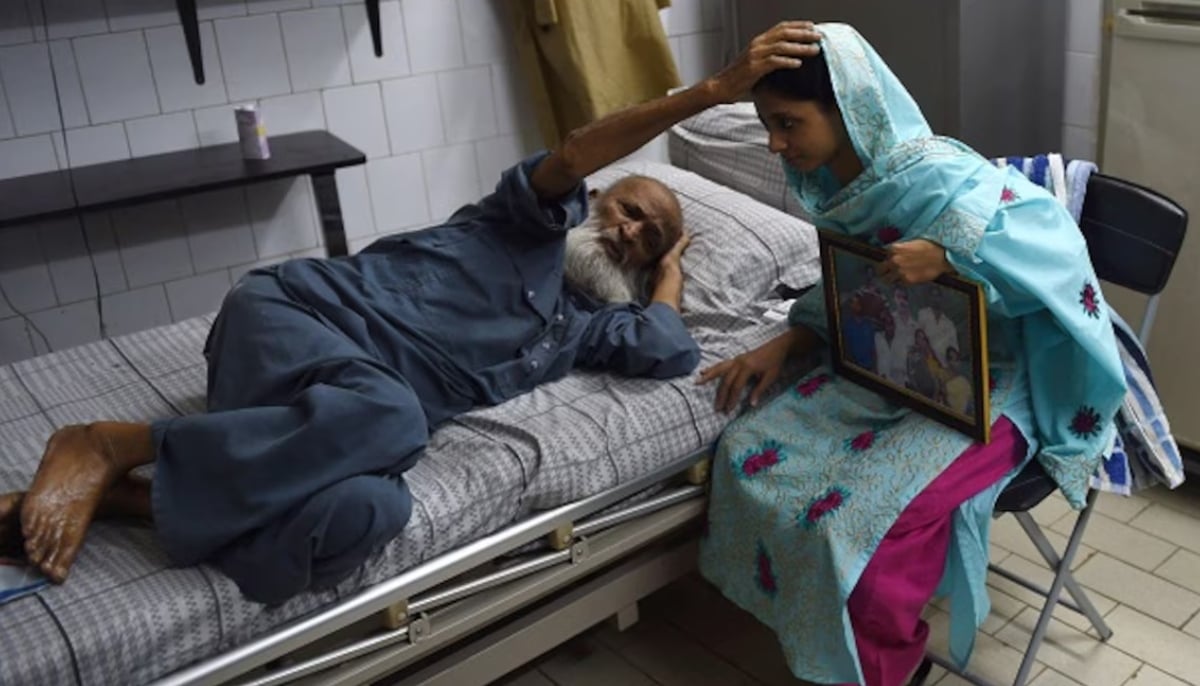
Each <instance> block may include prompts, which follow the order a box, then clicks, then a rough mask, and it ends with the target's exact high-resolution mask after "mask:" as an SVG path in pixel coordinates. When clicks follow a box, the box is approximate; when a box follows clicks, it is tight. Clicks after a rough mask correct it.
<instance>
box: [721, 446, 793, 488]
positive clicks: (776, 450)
mask: <svg viewBox="0 0 1200 686" xmlns="http://www.w3.org/2000/svg"><path fill="white" fill-rule="evenodd" d="M784 459H785V456H784V446H781V445H779V444H778V443H775V441H767V443H766V444H763V445H762V446H761V447H756V449H752V450H751V451H749V452H746V453H745V455H743V456H742V459H738V461H734V462H733V468H734V469H736V470H737V471H738V476H740V477H743V479H750V477H752V476H755V475H756V474H758V473H760V471H764V470H767V469H770V468H772V467H775V465H776V464H779V463H780V462H784Z"/></svg>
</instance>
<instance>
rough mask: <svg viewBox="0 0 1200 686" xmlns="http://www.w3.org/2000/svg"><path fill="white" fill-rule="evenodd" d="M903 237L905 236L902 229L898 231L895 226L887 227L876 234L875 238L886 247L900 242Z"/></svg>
mask: <svg viewBox="0 0 1200 686" xmlns="http://www.w3.org/2000/svg"><path fill="white" fill-rule="evenodd" d="M902 235H903V234H901V233H900V229H897V228H896V227H894V226H885V227H883V228H882V229H880V230H879V231H877V232H876V233H875V237H876V238H878V239H879V242H880V243H882V244H884V245H888V244H890V243H895V242H896V241H898V240H900V237H901V236H902Z"/></svg>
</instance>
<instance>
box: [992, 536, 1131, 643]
mask: <svg viewBox="0 0 1200 686" xmlns="http://www.w3.org/2000/svg"><path fill="white" fill-rule="evenodd" d="M1004 568H1005V569H1006V570H1008V571H1010V572H1012V573H1014V574H1018V575H1020V576H1022V577H1024V578H1026V579H1028V580H1030V581H1032V582H1034V583H1036V584H1040V585H1041V586H1042V587H1043V588H1049V587H1050V584H1051V582H1052V581H1053V580H1054V575H1053V574H1052V573H1051V572H1050V570H1049V569H1048V568H1047V567H1046V566H1045V565H1044V564H1035V563H1033V562H1030V561H1028V560H1026V559H1024V558H1022V557H1021V556H1019V555H1014V556H1012V557H1010V558H1008V559H1007V560H1005V561H1004ZM988 585H989V586H991V587H993V588H995V589H997V590H999V591H1003V592H1005V593H1007V594H1009V595H1011V596H1012V597H1014V598H1016V599H1017V600H1020V601H1021V602H1023V603H1025V604H1027V605H1030V606H1031V607H1037V608H1040V607H1042V605H1044V604H1045V602H1046V600H1045V598H1043V597H1042V596H1040V595H1038V594H1036V593H1034V592H1032V591H1027V590H1025V589H1024V588H1023V587H1021V586H1019V585H1017V584H1015V583H1013V582H1011V581H1009V580H1008V579H1005V578H1003V577H1001V576H999V575H997V574H995V573H991V574H989V575H988ZM1085 592H1086V589H1085ZM1063 594H1064V595H1067V594H1066V591H1065V589H1064V591H1063ZM1067 597H1070V596H1069V595H1067ZM1088 598H1090V599H1091V601H1092V604H1093V605H1095V606H1096V610H1097V611H1098V612H1099V613H1100V616H1102V617H1103V616H1104V615H1105V614H1107V613H1108V612H1110V611H1112V609H1113V608H1115V607H1116V606H1117V603H1116V601H1114V600H1112V599H1111V598H1106V597H1105V596H1103V595H1101V594H1099V593H1095V592H1092V593H1088ZM1054 617H1055V618H1056V619H1059V620H1062V621H1063V622H1065V623H1067V624H1069V625H1071V626H1073V627H1075V628H1076V629H1079V630H1081V631H1083V630H1090V629H1091V626H1092V625H1091V622H1089V621H1088V620H1087V618H1086V617H1084V616H1083V615H1081V614H1078V613H1076V612H1074V611H1073V610H1069V609H1067V608H1065V607H1062V606H1059V607H1057V608H1055V610H1054Z"/></svg>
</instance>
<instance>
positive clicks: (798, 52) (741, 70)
mask: <svg viewBox="0 0 1200 686" xmlns="http://www.w3.org/2000/svg"><path fill="white" fill-rule="evenodd" d="M820 40H821V34H820V33H818V32H817V30H816V29H815V28H814V27H813V23H812V22H811V21H785V22H780V23H778V24H776V25H775V26H773V27H771V28H770V29H767V30H766V31H764V32H763V33H761V34H759V35H758V36H755V37H754V39H753V40H751V41H750V45H748V46H746V49H745V50H744V51H743V52H742V54H741V55H740V56H738V58H737V59H736V60H734V61H733V63H731V64H730V65H729V66H727V67H725V68H724V69H722V70H721V71H719V72H717V74H716V75H714V76H713V77H711V78H710V80H709V83H710V86H711V88H712V90H713V92H714V93H715V94H716V95H717V97H718V99H720V101H721V102H734V101H736V100H738V99H739V98H741V97H742V96H743V95H745V94H746V93H749V92H750V89H751V88H753V87H754V84H755V83H758V80H759V79H761V78H762V77H764V76H766V75H767V74H770V73H771V72H773V71H775V70H776V69H783V68H793V67H799V66H800V64H801V63H802V61H803V59H804V58H805V57H812V56H813V55H816V54H817V53H819V52H820V51H821V46H820V45H818V43H819V42H820Z"/></svg>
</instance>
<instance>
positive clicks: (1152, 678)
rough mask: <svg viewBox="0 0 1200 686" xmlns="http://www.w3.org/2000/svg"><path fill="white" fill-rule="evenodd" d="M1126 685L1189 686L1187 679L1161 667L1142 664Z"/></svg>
mask: <svg viewBox="0 0 1200 686" xmlns="http://www.w3.org/2000/svg"><path fill="white" fill-rule="evenodd" d="M1125 686H1189V685H1188V683H1187V682H1186V681H1180V680H1179V679H1176V678H1175V677H1173V676H1171V675H1170V674H1167V673H1166V672H1164V671H1162V670H1161V669H1155V668H1154V667H1152V666H1150V665H1142V668H1141V669H1139V670H1138V673H1137V674H1134V675H1133V678H1131V679H1130V680H1129V681H1126V682H1125Z"/></svg>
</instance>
